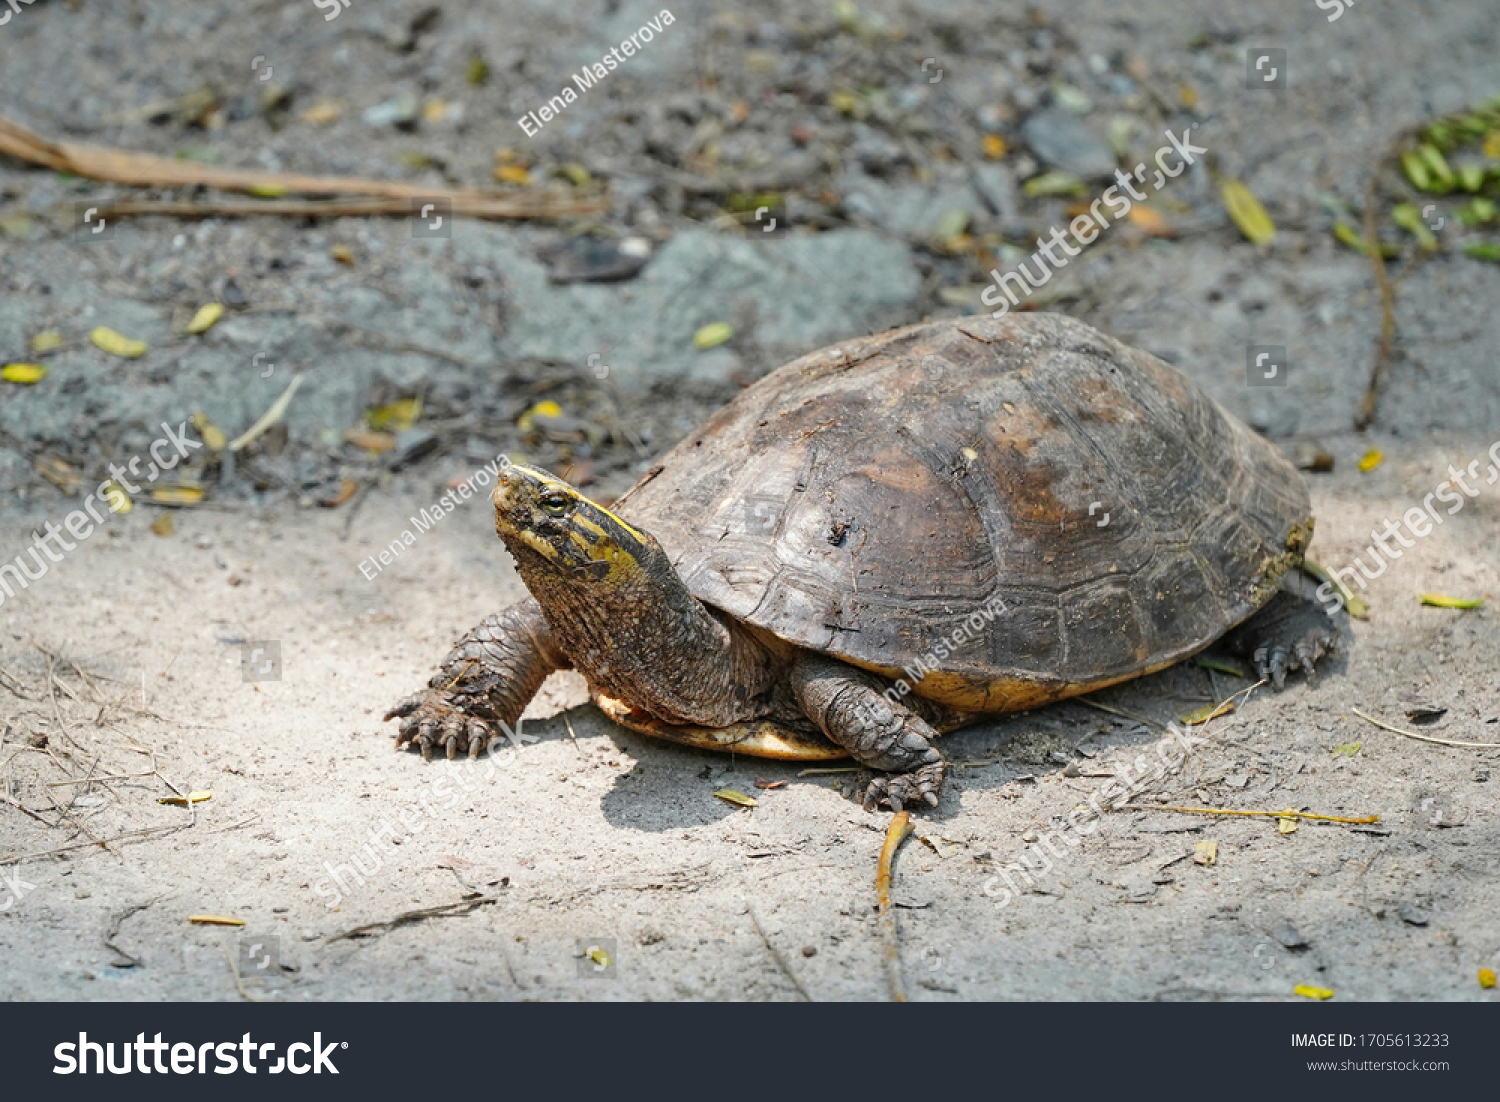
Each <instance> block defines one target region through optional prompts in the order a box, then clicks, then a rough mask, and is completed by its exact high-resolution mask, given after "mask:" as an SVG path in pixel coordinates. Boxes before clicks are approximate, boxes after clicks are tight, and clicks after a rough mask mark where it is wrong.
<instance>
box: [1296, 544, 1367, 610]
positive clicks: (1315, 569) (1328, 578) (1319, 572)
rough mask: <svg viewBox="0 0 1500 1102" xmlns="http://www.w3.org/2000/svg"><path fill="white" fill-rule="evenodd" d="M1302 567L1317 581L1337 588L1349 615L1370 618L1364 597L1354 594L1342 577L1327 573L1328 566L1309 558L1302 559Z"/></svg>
mask: <svg viewBox="0 0 1500 1102" xmlns="http://www.w3.org/2000/svg"><path fill="white" fill-rule="evenodd" d="M1302 569H1304V570H1306V571H1307V572H1308V573H1309V574H1311V575H1312V576H1313V577H1315V578H1317V579H1318V581H1320V582H1327V583H1328V584H1329V585H1331V586H1333V588H1334V589H1336V590H1338V591H1339V596H1340V597H1342V598H1343V599H1344V607H1345V608H1347V609H1348V610H1349V615H1350V616H1353V617H1354V618H1355V619H1356V620H1368V619H1369V618H1370V606H1369V605H1367V604H1366V603H1365V601H1364V598H1363V597H1360V596H1358V595H1356V594H1355V592H1354V591H1353V590H1352V589H1350V588H1349V587H1348V586H1346V585H1345V584H1344V582H1343V579H1341V578H1336V577H1334V576H1333V575H1332V574H1331V573H1329V570H1328V568H1327V567H1326V566H1324V565H1323V564H1322V563H1316V562H1313V561H1312V560H1311V559H1303V560H1302Z"/></svg>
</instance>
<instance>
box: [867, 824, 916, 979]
mask: <svg viewBox="0 0 1500 1102" xmlns="http://www.w3.org/2000/svg"><path fill="white" fill-rule="evenodd" d="M911 832H912V825H911V816H910V815H908V814H907V813H906V812H904V811H898V812H896V814H894V815H892V816H891V825H890V826H889V827H887V828H886V832H885V845H883V846H881V847H880V864H879V865H877V866H876V868H875V900H876V902H877V903H878V904H879V905H880V928H881V932H882V933H883V934H884V936H885V963H886V968H887V969H888V970H889V972H890V977H891V997H892V998H893V999H894V1000H895V1001H896V1002H898V1003H904V1002H905V1001H906V983H905V981H904V980H902V978H901V946H900V944H899V943H898V942H897V940H896V916H895V915H894V914H892V913H891V866H892V864H893V863H894V862H895V860H896V851H897V850H898V849H900V848H901V843H902V842H904V841H905V840H906V836H907V835H908V834H910V833H911Z"/></svg>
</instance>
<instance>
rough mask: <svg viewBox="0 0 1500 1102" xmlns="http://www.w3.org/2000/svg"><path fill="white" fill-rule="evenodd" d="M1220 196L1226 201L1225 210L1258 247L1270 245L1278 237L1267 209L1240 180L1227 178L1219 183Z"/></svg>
mask: <svg viewBox="0 0 1500 1102" xmlns="http://www.w3.org/2000/svg"><path fill="white" fill-rule="evenodd" d="M1219 195H1220V196H1221V197H1222V198H1223V200H1224V209H1225V210H1226V211H1228V212H1229V217H1230V218H1232V219H1233V220H1234V224H1235V225H1236V226H1238V227H1239V228H1240V232H1241V233H1242V234H1244V235H1245V237H1246V238H1247V239H1248V240H1250V241H1252V242H1254V243H1255V244H1257V245H1268V244H1270V243H1271V242H1272V241H1273V240H1274V239H1275V237H1276V225H1275V223H1273V222H1272V221H1271V216H1270V215H1269V214H1267V213H1266V208H1265V207H1263V206H1261V205H1260V200H1259V199H1257V198H1256V197H1255V193H1254V192H1252V191H1251V190H1250V189H1249V188H1248V187H1246V186H1245V184H1244V183H1243V182H1242V181H1240V180H1234V179H1229V178H1226V179H1224V180H1222V181H1220V183H1219Z"/></svg>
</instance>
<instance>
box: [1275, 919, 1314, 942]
mask: <svg viewBox="0 0 1500 1102" xmlns="http://www.w3.org/2000/svg"><path fill="white" fill-rule="evenodd" d="M1271 932H1272V934H1273V935H1274V936H1275V938H1276V940H1277V941H1279V942H1281V944H1282V946H1283V947H1284V948H1287V949H1306V948H1307V947H1308V945H1309V944H1310V942H1309V941H1308V940H1307V938H1305V937H1303V936H1302V934H1301V933H1300V932H1299V931H1298V929H1297V927H1295V926H1293V925H1292V924H1291V923H1290V922H1285V921H1283V922H1278V923H1277V924H1276V929H1274V930H1272V931H1271Z"/></svg>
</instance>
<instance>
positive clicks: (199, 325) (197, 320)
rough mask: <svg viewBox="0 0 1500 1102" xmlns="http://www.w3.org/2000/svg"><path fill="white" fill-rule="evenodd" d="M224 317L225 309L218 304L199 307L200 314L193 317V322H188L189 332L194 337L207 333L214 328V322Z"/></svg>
mask: <svg viewBox="0 0 1500 1102" xmlns="http://www.w3.org/2000/svg"><path fill="white" fill-rule="evenodd" d="M223 316H224V307H223V306H222V305H220V304H219V303H217V302H206V303H204V304H203V305H202V306H200V307H198V312H197V313H196V314H194V315H193V320H192V321H190V322H188V327H187V331H188V332H189V333H191V334H192V335H193V336H197V335H198V334H199V333H207V332H208V331H209V330H210V329H212V328H213V327H214V322H216V321H218V320H219V319H220V318H222V317H223Z"/></svg>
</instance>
